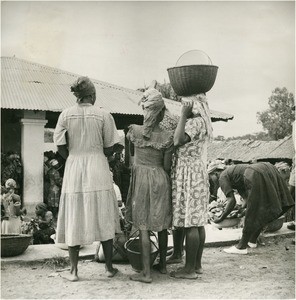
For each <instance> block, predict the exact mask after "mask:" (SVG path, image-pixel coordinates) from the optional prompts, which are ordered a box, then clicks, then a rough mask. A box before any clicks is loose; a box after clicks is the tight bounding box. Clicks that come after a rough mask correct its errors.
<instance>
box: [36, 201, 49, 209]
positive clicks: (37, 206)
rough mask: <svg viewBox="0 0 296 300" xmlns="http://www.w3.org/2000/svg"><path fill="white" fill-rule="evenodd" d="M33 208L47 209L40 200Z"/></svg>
mask: <svg viewBox="0 0 296 300" xmlns="http://www.w3.org/2000/svg"><path fill="white" fill-rule="evenodd" d="M35 209H36V210H43V211H47V206H46V204H45V203H43V202H41V203H38V204H37V205H36V206H35Z"/></svg>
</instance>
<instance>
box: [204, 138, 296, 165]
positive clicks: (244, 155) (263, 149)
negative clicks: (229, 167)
mask: <svg viewBox="0 0 296 300" xmlns="http://www.w3.org/2000/svg"><path fill="white" fill-rule="evenodd" d="M294 155H295V150H294V145H293V140H292V136H288V137H286V138H284V139H282V140H279V141H253V140H230V141H213V142H212V143H211V144H209V147H208V158H209V160H214V159H228V158H231V159H232V160H238V161H243V162H249V161H251V160H254V159H259V160H260V159H287V158H288V159H292V158H293V157H294Z"/></svg>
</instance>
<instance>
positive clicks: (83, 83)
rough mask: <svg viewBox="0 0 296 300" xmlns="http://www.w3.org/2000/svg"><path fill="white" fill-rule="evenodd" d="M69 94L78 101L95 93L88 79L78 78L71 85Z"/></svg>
mask: <svg viewBox="0 0 296 300" xmlns="http://www.w3.org/2000/svg"><path fill="white" fill-rule="evenodd" d="M71 92H73V94H74V95H75V96H76V98H77V99H78V101H80V100H81V99H82V98H84V97H86V96H91V95H93V94H95V93H96V88H95V86H94V84H93V83H92V82H91V81H90V79H89V78H88V77H85V76H83V77H79V78H78V79H77V80H76V81H75V82H74V83H73V84H72V85H71Z"/></svg>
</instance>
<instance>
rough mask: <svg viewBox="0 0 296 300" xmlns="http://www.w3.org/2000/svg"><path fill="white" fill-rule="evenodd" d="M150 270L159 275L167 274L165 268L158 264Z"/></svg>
mask: <svg viewBox="0 0 296 300" xmlns="http://www.w3.org/2000/svg"><path fill="white" fill-rule="evenodd" d="M152 269H153V270H155V271H158V272H159V273H161V274H167V272H168V271H167V268H166V267H163V266H161V265H160V264H156V265H153V266H152Z"/></svg>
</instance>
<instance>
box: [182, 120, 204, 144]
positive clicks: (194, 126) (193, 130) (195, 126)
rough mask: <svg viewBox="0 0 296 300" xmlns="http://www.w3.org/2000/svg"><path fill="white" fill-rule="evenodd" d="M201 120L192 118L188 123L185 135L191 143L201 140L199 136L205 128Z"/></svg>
mask: <svg viewBox="0 0 296 300" xmlns="http://www.w3.org/2000/svg"><path fill="white" fill-rule="evenodd" d="M202 125H203V123H202V119H201V118H191V119H188V120H187V121H186V124H185V133H187V134H188V135H189V137H190V139H191V141H195V140H197V139H198V138H199V134H200V132H201V130H202V128H203V126H202Z"/></svg>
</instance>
